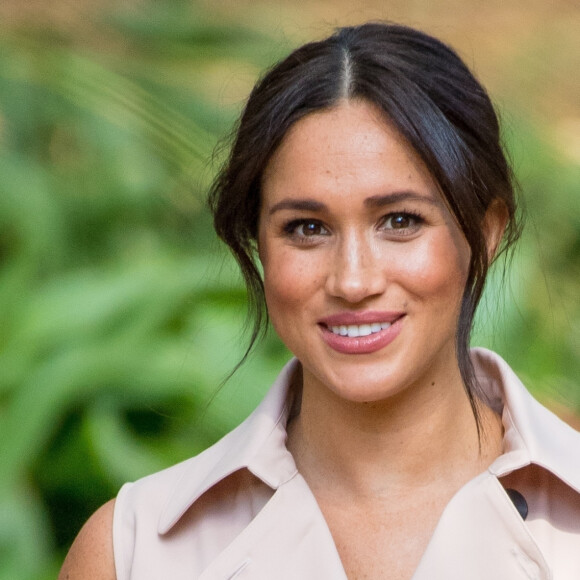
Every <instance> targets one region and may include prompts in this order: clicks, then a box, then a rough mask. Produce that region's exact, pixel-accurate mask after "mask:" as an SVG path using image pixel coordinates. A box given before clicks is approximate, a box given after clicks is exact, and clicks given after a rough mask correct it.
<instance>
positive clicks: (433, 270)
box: [399, 238, 469, 306]
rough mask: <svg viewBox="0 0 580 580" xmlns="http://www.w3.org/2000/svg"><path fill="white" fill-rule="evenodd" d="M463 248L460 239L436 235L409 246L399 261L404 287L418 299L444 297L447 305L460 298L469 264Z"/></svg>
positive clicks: (463, 244) (466, 250)
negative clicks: (457, 241)
mask: <svg viewBox="0 0 580 580" xmlns="http://www.w3.org/2000/svg"><path fill="white" fill-rule="evenodd" d="M409 247H410V246H409ZM466 248H467V245H466V243H463V242H462V243H460V244H456V243H454V241H452V240H451V239H450V238H443V239H438V238H435V239H429V240H426V242H425V243H424V244H421V245H419V246H416V247H414V248H412V249H410V251H409V253H408V254H407V255H402V256H400V258H401V260H400V262H399V268H400V271H401V272H402V274H401V276H402V277H404V279H405V280H406V283H405V285H406V287H407V289H408V290H409V291H410V292H411V293H412V294H414V295H415V296H416V297H418V298H419V299H421V300H443V301H445V302H446V303H447V304H448V305H449V306H452V305H453V304H454V303H457V302H459V301H460V299H461V297H462V295H463V291H464V289H465V284H466V281H467V273H468V268H469V251H468V249H466Z"/></svg>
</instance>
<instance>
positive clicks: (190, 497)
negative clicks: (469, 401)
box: [158, 348, 580, 534]
mask: <svg viewBox="0 0 580 580" xmlns="http://www.w3.org/2000/svg"><path fill="white" fill-rule="evenodd" d="M471 357H472V361H473V364H474V367H475V372H476V376H477V378H478V381H479V383H480V385H481V387H482V389H483V390H484V392H485V394H486V395H487V397H488V399H489V401H490V404H491V405H492V407H493V408H494V409H495V410H496V411H498V412H500V413H502V417H503V424H504V430H505V434H504V453H503V454H502V455H501V456H500V457H498V458H497V459H496V460H495V461H494V462H493V464H492V465H491V466H490V468H489V470H490V472H491V473H492V474H494V475H496V476H498V477H500V476H503V475H506V474H508V473H510V472H511V471H514V470H516V469H520V468H522V467H525V466H526V465H529V464H530V463H535V464H538V465H540V466H541V467H544V468H545V469H547V470H549V471H550V472H552V473H553V474H554V475H556V476H557V477H558V478H559V479H561V480H562V481H564V482H565V483H566V484H568V485H569V486H570V487H572V488H573V489H574V490H576V491H577V492H579V493H580V433H578V432H576V431H574V430H573V429H572V428H571V427H569V426H568V425H566V424H565V423H564V422H563V421H561V420H560V419H558V418H557V417H556V416H555V415H554V414H553V413H551V412H550V411H548V410H547V409H546V408H545V407H543V406H542V405H540V403H538V402H537V401H536V400H535V399H534V398H533V397H532V396H531V395H530V394H529V393H528V391H527V389H526V388H525V387H524V386H523V384H522V383H521V382H520V380H519V379H518V378H517V376H516V375H515V374H514V372H513V371H512V370H511V368H510V367H509V366H508V364H507V363H506V362H505V361H504V360H503V359H502V358H501V357H500V356H499V355H497V354H495V353H493V352H491V351H488V350H486V349H483V348H475V349H472V351H471ZM299 370H300V364H299V362H298V361H297V360H296V359H292V360H291V361H290V362H289V363H288V364H286V366H285V367H284V368H283V369H282V372H281V373H280V375H279V376H278V378H277V379H276V381H275V382H274V384H273V385H272V387H271V388H270V390H269V391H268V393H267V395H266V397H265V398H264V400H263V401H262V402H261V403H260V405H259V406H258V407H257V408H256V410H255V411H254V412H253V413H252V414H251V415H250V416H249V417H248V418H247V419H246V420H245V421H244V422H243V423H242V424H241V425H240V426H238V427H237V428H236V429H234V430H233V431H231V432H230V433H228V434H227V435H226V436H225V437H223V438H222V439H220V441H218V442H217V443H216V444H215V445H214V446H212V447H210V448H209V449H207V450H206V451H204V452H203V453H202V454H200V455H198V456H197V457H195V458H193V459H191V460H188V461H187V462H185V465H186V467H185V469H184V470H183V474H182V476H181V477H180V478H179V481H178V482H177V483H176V485H175V486H174V489H173V490H172V491H171V494H170V496H169V500H168V502H167V504H166V507H165V508H164V510H163V512H162V514H161V517H160V520H159V527H158V529H159V533H161V534H164V533H166V532H168V531H169V530H170V529H171V528H172V527H173V526H174V525H175V523H177V521H178V520H179V519H180V518H181V516H182V515H183V514H184V513H185V512H186V511H187V509H188V508H189V507H190V506H191V505H193V504H194V503H195V501H196V500H197V499H198V498H199V497H201V496H202V495H203V494H204V493H205V492H206V491H208V490H209V489H210V488H211V487H213V486H214V485H216V484H217V483H218V482H220V481H221V480H223V479H225V478H226V477H228V476H229V475H231V474H232V473H234V472H236V471H238V470H240V469H248V470H249V471H250V472H251V473H253V474H254V475H255V476H256V477H258V478H259V479H260V480H262V481H263V482H264V483H265V484H266V485H268V486H269V487H271V488H272V489H278V487H280V486H281V485H282V484H283V483H285V482H286V481H288V480H289V479H291V478H292V477H294V475H295V474H296V472H297V469H296V464H295V462H294V459H293V458H292V455H291V454H290V452H289V451H288V450H287V449H286V445H285V442H286V423H287V420H288V417H289V414H290V411H291V407H292V402H293V397H292V396H291V391H292V388H291V385H292V379H293V377H294V375H295V373H297V372H299Z"/></svg>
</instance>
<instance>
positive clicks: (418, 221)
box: [381, 210, 425, 235]
mask: <svg viewBox="0 0 580 580" xmlns="http://www.w3.org/2000/svg"><path fill="white" fill-rule="evenodd" d="M397 217H404V218H406V219H408V220H410V221H411V222H412V225H410V226H409V227H407V228H401V229H400V230H399V229H397V228H388V229H387V230H388V231H399V232H400V235H410V234H411V233H414V232H415V231H416V228H417V227H418V226H420V225H422V224H424V223H425V218H424V217H423V216H422V215H421V214H419V213H417V212H416V211H409V210H402V211H394V212H391V213H388V214H387V215H386V216H384V217H383V219H382V220H381V229H382V228H383V226H384V225H385V224H386V223H387V222H388V221H389V220H392V219H394V218H397ZM413 222H414V223H413ZM408 230H410V231H408ZM403 232H404V233H403Z"/></svg>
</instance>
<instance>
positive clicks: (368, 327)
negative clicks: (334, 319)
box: [330, 322, 391, 338]
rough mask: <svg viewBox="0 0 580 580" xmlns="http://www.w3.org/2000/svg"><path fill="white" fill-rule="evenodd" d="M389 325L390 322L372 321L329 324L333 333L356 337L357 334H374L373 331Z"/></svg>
mask: <svg viewBox="0 0 580 580" xmlns="http://www.w3.org/2000/svg"><path fill="white" fill-rule="evenodd" d="M389 326H391V323H390V322H373V323H372V324H349V325H348V326H346V325H342V326H331V327H330V330H332V332H333V333H334V334H340V335H341V336H348V337H350V338H356V337H357V336H368V335H369V334H374V333H375V332H379V331H380V330H384V329H385V328H389Z"/></svg>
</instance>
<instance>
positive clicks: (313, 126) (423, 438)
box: [258, 101, 505, 580]
mask: <svg viewBox="0 0 580 580" xmlns="http://www.w3.org/2000/svg"><path fill="white" fill-rule="evenodd" d="M262 194H263V197H262V206H261V213H260V224H259V240H258V242H259V246H258V247H259V255H260V259H261V261H262V265H263V268H264V286H265V293H266V301H267V304H268V312H269V315H270V319H271V321H272V324H273V325H274V327H275V328H276V331H277V332H278V334H279V335H280V337H281V339H282V340H283V342H284V343H285V344H286V345H287V346H288V348H289V349H290V350H291V351H292V352H293V353H294V354H295V355H296V356H297V358H298V359H299V360H300V361H301V363H302V366H303V394H302V406H301V412H300V415H299V416H298V417H297V418H296V419H295V420H294V422H293V423H291V424H290V425H289V436H288V448H289V449H290V451H292V453H293V455H294V457H295V459H296V462H297V465H298V469H299V471H300V472H301V474H302V475H303V476H304V477H305V479H306V481H307V482H308V484H309V485H310V487H311V489H312V490H313V492H314V494H315V496H316V498H317V500H318V503H319V504H320V506H321V509H322V511H323V514H324V515H325V518H326V520H327V522H328V524H329V528H330V530H331V532H332V534H333V537H334V539H335V542H336V545H337V548H338V550H339V554H340V555H341V558H342V561H343V564H344V567H345V570H346V572H347V575H348V577H349V578H384V577H386V576H387V571H388V578H390V579H395V580H398V579H401V580H402V579H407V578H410V577H411V576H412V573H413V571H414V570H415V568H416V566H417V564H418V561H419V559H420V556H421V555H422V553H423V552H424V550H425V547H426V545H427V543H428V541H429V538H430V537H431V534H432V532H433V529H434V527H435V525H436V523H437V521H438V519H439V517H440V514H441V512H442V510H443V508H444V507H445V505H446V504H447V503H448V501H449V499H450V498H451V497H452V495H453V494H454V493H455V492H456V491H457V490H458V489H459V488H460V487H461V486H462V485H464V484H465V483H466V482H467V481H469V480H470V479H472V478H473V477H475V476H476V475H477V474H478V473H480V472H481V471H483V470H484V469H485V468H486V467H487V466H488V465H489V464H490V463H491V462H492V461H493V459H495V457H497V456H498V455H499V454H500V453H501V436H502V432H501V424H500V420H499V418H498V417H497V416H495V415H494V414H493V412H492V411H491V410H490V409H488V408H486V407H482V409H481V412H482V416H483V421H484V424H485V427H486V432H487V433H488V435H487V437H486V438H485V439H484V440H483V442H482V449H481V452H480V450H479V442H478V438H477V431H476V426H475V421H474V418H473V414H472V411H471V408H470V406H469V402H468V399H467V396H466V394H465V389H464V386H463V383H462V380H461V376H460V373H459V367H458V363H457V356H456V348H455V334H456V329H457V323H458V316H459V308H460V301H461V296H462V294H463V290H464V287H465V282H466V277H467V272H468V266H469V257H470V250H469V246H468V244H467V242H466V240H465V238H464V237H463V235H462V233H461V231H460V229H459V227H458V225H457V224H456V223H455V221H454V219H453V217H452V216H451V214H450V213H449V211H448V209H447V207H446V206H445V204H444V203H443V200H442V197H441V195H440V193H439V190H438V188H437V185H436V184H435V183H434V181H433V179H432V178H431V176H430V174H429V172H428V171H427V169H426V167H425V166H424V165H423V164H422V162H421V161H420V159H419V158H418V157H417V155H416V153H415V152H414V150H413V149H411V147H410V146H409V145H408V144H407V143H406V142H405V141H404V140H403V138H402V137H401V136H400V135H399V134H398V132H397V131H396V130H395V129H394V128H393V127H392V126H391V125H390V124H389V123H388V122H387V120H386V119H385V118H384V116H383V115H382V114H381V113H380V112H379V111H378V110H377V109H376V108H375V107H374V106H373V105H371V104H369V103H366V102H361V101H345V102H343V103H341V104H339V105H338V106H337V107H335V108H333V109H330V110H325V111H322V112H317V113H314V114H311V115H309V116H308V117H306V118H304V119H302V120H301V121H299V122H298V123H297V124H296V125H295V126H294V127H293V128H292V129H291V130H290V131H289V133H288V134H287V136H286V137H285V139H284V141H283V142H282V144H281V146H280V148H279V149H278V150H277V152H276V153H275V155H274V156H273V158H272V160H271V161H270V163H269V165H268V167H267V171H266V172H265V174H264V178H263V182H262ZM504 224H505V211H504V210H503V208H502V207H501V206H500V205H499V204H492V207H491V208H490V211H489V212H488V215H486V218H485V221H484V223H483V224H482V227H484V230H485V232H486V234H487V239H488V243H489V252H490V255H492V254H493V251H494V249H495V246H496V245H497V242H498V240H499V239H500V238H501V234H502V232H503V226H504ZM368 311H380V312H391V313H393V312H394V313H396V314H397V316H399V317H400V320H399V322H398V323H397V324H399V327H400V328H399V330H398V332H397V333H396V336H395V338H394V339H393V340H392V341H391V342H390V343H389V344H387V345H386V346H384V347H383V348H380V349H378V350H376V351H374V352H369V353H364V354H350V353H349V354H345V353H344V352H339V351H337V350H336V349H335V348H333V347H332V346H331V345H329V342H328V341H327V340H325V332H328V330H326V329H325V325H324V324H321V320H324V318H325V317H327V316H329V315H335V314H337V313H345V312H346V313H352V312H355V313H361V312H362V313H364V312H368Z"/></svg>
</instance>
